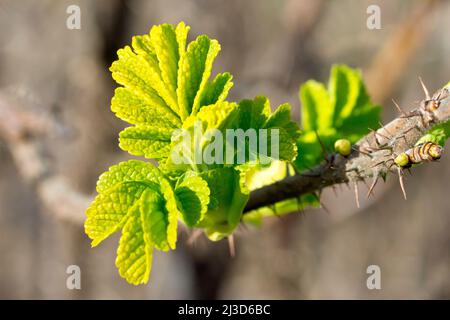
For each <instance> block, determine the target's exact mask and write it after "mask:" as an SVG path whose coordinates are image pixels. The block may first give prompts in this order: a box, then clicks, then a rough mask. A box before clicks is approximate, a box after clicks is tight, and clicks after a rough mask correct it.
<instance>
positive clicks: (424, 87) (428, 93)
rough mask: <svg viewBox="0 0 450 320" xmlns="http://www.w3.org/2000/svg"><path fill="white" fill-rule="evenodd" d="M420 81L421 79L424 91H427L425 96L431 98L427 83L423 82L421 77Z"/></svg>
mask: <svg viewBox="0 0 450 320" xmlns="http://www.w3.org/2000/svg"><path fill="white" fill-rule="evenodd" d="M419 81H420V84H421V85H422V89H423V92H425V98H426V99H427V100H431V96H430V92H428V89H427V87H426V86H425V83H423V81H422V78H421V77H419Z"/></svg>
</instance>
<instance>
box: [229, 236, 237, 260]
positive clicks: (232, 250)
mask: <svg viewBox="0 0 450 320" xmlns="http://www.w3.org/2000/svg"><path fill="white" fill-rule="evenodd" d="M227 239H228V248H229V250H230V257H232V258H234V256H235V255H236V247H235V245H234V236H233V235H232V234H231V235H229V236H228V237H227Z"/></svg>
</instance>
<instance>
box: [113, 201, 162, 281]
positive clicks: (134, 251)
mask: <svg viewBox="0 0 450 320" xmlns="http://www.w3.org/2000/svg"><path fill="white" fill-rule="evenodd" d="M139 207H140V206H139V204H137V205H135V206H133V208H132V209H131V210H130V216H129V218H128V220H127V222H126V224H125V226H124V228H123V230H122V236H121V238H120V242H119V248H118V250H117V258H116V266H117V268H118V269H119V274H120V276H121V277H123V278H125V279H126V280H127V281H128V282H129V283H131V284H134V285H138V284H141V283H147V282H148V278H149V275H150V270H151V266H152V255H153V246H152V243H151V242H150V241H149V239H148V236H146V235H145V234H144V230H143V226H145V225H146V222H147V220H145V218H146V217H142V216H141V212H140V210H139Z"/></svg>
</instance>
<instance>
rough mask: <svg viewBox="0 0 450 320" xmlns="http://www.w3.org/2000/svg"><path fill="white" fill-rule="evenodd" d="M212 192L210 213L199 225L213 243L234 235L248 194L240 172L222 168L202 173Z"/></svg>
mask: <svg viewBox="0 0 450 320" xmlns="http://www.w3.org/2000/svg"><path fill="white" fill-rule="evenodd" d="M201 177H202V178H203V179H204V180H205V181H206V182H207V183H208V187H209V189H210V190H211V195H210V197H211V200H210V203H209V208H208V209H209V210H208V213H207V214H206V215H205V217H204V218H203V220H202V221H201V222H200V223H199V224H198V227H200V228H204V229H205V233H206V235H207V236H208V238H209V239H211V240H212V241H218V240H220V239H222V238H223V237H225V236H228V235H230V234H231V233H233V231H234V229H235V228H236V227H237V225H238V224H239V222H240V220H241V216H242V212H243V210H244V207H245V204H246V203H247V201H248V193H247V192H246V190H244V189H242V188H241V185H240V177H239V172H238V171H236V170H235V169H234V168H220V169H213V170H208V171H206V172H204V173H201Z"/></svg>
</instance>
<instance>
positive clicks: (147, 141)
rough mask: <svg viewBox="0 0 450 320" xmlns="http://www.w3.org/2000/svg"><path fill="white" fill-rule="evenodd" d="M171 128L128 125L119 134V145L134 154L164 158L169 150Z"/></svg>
mask: <svg viewBox="0 0 450 320" xmlns="http://www.w3.org/2000/svg"><path fill="white" fill-rule="evenodd" d="M171 136H172V129H171V128H167V127H163V126H161V125H159V126H156V125H155V126H150V125H140V126H134V127H128V128H126V129H125V130H123V131H122V132H121V133H120V134H119V146H120V148H121V149H122V150H124V151H128V152H129V153H130V154H132V155H135V156H144V157H146V158H156V159H159V158H166V157H167V156H168V154H169V151H170V139H171Z"/></svg>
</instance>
